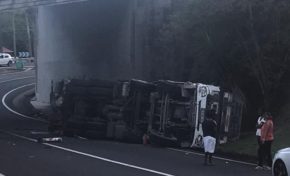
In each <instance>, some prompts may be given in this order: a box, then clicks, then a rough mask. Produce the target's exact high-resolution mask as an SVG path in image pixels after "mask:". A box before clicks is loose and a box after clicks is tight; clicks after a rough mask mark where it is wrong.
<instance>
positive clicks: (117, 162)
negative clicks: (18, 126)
mask: <svg viewBox="0 0 290 176" xmlns="http://www.w3.org/2000/svg"><path fill="white" fill-rule="evenodd" d="M0 83H1V82H0ZM34 84H35V83H33V84H27V85H24V86H21V87H18V88H15V89H13V90H11V91H9V92H8V93H6V94H5V95H4V96H3V98H2V104H3V105H4V106H5V108H6V109H8V110H9V111H10V112H12V113H14V114H16V115H19V116H21V117H24V118H27V119H31V120H37V121H42V122H46V121H44V120H40V119H35V118H33V117H29V116H27V115H24V114H21V113H19V112H16V111H14V110H12V109H11V108H10V107H8V105H7V104H6V103H5V99H6V97H7V96H8V95H9V94H10V93H12V92H13V91H16V90H18V89H21V88H24V87H27V86H31V85H34ZM2 132H5V133H7V134H10V135H12V136H15V137H18V138H21V139H25V140H28V141H31V142H37V140H36V139H32V138H28V137H25V136H21V135H18V134H15V133H11V132H7V131H2ZM43 145H46V146H50V147H53V148H57V149H60V150H64V151H67V152H71V153H75V154H79V155H83V156H87V157H90V158H95V159H98V160H102V161H106V162H110V163H114V164H118V165H122V166H125V167H130V168H134V169H138V170H142V171H146V172H150V173H154V174H158V175H164V176H174V175H171V174H167V173H164V172H159V171H155V170H152V169H148V168H144V167H139V166H135V165H132V164H127V163H123V162H119V161H115V160H111V159H107V158H103V157H99V156H96V155H92V154H88V153H84V152H80V151H77V150H72V149H69V148H64V147H60V146H57V145H53V144H48V143H43ZM0 176H1V175H0Z"/></svg>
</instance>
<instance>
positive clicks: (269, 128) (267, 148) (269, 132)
mask: <svg viewBox="0 0 290 176" xmlns="http://www.w3.org/2000/svg"><path fill="white" fill-rule="evenodd" d="M273 140H274V124H273V117H272V115H271V114H270V113H267V114H266V122H265V124H264V125H263V126H262V128H261V143H262V148H263V157H264V158H263V159H265V160H266V162H267V163H266V164H267V165H266V166H265V167H264V168H265V169H267V170H271V167H272V154H271V147H272V142H273ZM262 162H263V161H262ZM262 164H263V163H262Z"/></svg>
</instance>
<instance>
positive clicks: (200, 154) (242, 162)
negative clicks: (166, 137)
mask: <svg viewBox="0 0 290 176" xmlns="http://www.w3.org/2000/svg"><path fill="white" fill-rule="evenodd" d="M167 149H168V150H172V151H176V152H182V153H185V154H193V155H199V156H204V154H202V153H198V152H190V151H186V150H180V149H175V148H167ZM213 158H215V159H219V160H223V161H230V162H234V163H239V164H245V165H250V166H256V165H257V164H254V163H248V162H244V161H238V160H233V159H228V158H223V157H218V156H213Z"/></svg>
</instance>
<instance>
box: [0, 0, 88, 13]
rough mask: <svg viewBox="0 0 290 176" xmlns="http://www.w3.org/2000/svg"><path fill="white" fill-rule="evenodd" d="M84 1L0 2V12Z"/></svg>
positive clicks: (82, 0) (29, 0)
mask: <svg viewBox="0 0 290 176" xmlns="http://www.w3.org/2000/svg"><path fill="white" fill-rule="evenodd" d="M84 1H88V0H0V11H9V10H15V9H21V8H31V7H37V6H52V5H59V4H68V3H76V2H84Z"/></svg>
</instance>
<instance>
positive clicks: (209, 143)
mask: <svg viewBox="0 0 290 176" xmlns="http://www.w3.org/2000/svg"><path fill="white" fill-rule="evenodd" d="M214 119H215V111H214V110H210V111H208V113H207V116H206V119H205V120H204V121H203V123H202V131H203V144H204V152H205V154H204V165H213V163H212V155H213V153H214V151H215V145H216V133H217V123H216V121H215V120H214Z"/></svg>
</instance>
